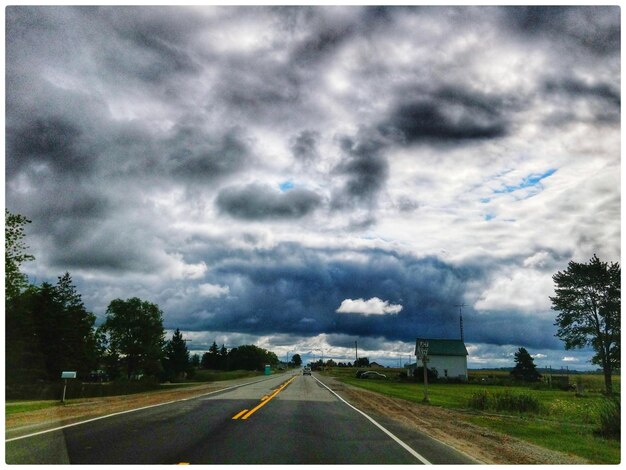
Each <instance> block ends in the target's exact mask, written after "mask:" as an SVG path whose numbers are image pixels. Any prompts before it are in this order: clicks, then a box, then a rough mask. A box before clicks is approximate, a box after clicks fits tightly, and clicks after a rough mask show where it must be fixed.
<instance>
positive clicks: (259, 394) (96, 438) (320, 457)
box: [5, 374, 472, 464]
mask: <svg viewBox="0 0 626 470" xmlns="http://www.w3.org/2000/svg"><path fill="white" fill-rule="evenodd" d="M5 446H6V447H5V450H6V454H5V457H6V463H8V464H13V463H26V464H47V463H72V464H180V463H189V464H393V463H396V464H420V463H446V464H457V463H472V462H471V460H470V459H468V458H467V457H465V456H464V455H462V454H460V453H458V452H455V451H454V450H452V449H451V448H449V447H448V446H445V445H443V444H441V443H439V442H437V441H435V440H432V439H429V438H427V437H426V436H424V435H421V434H417V433H414V432H412V433H408V432H407V430H406V429H399V428H398V429H396V430H394V431H390V430H389V427H385V426H381V425H380V424H378V422H373V420H372V419H371V418H368V417H367V416H365V415H364V414H363V413H362V412H359V411H358V410H356V409H354V408H353V407H351V406H350V405H348V404H347V403H345V402H344V401H343V400H342V399H341V398H339V397H338V396H336V395H335V394H334V393H332V392H331V391H330V390H329V389H328V388H327V387H325V386H324V385H323V384H322V383H321V382H320V381H319V379H318V378H317V377H315V375H314V376H302V375H293V374H283V375H279V376H271V377H269V378H266V379H262V380H260V381H256V382H255V383H250V384H246V385H242V386H239V387H237V388H233V389H230V390H226V391H222V392H218V393H212V394H208V395H204V396H201V397H196V398H193V399H188V400H184V401H178V402H175V403H171V404H167V405H161V406H156V407H151V408H147V409H143V410H138V411H133V412H130V413H124V414H118V415H114V416H111V417H108V418H105V419H98V420H93V421H89V422H84V423H82V424H78V425H74V426H69V427H65V428H63V429H58V430H56V431H51V432H45V433H41V434H37V435H33V436H30V437H24V438H19V439H15V440H7V442H6V444H5Z"/></svg>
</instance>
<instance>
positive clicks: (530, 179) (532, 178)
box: [494, 168, 556, 194]
mask: <svg viewBox="0 0 626 470" xmlns="http://www.w3.org/2000/svg"><path fill="white" fill-rule="evenodd" d="M554 173H556V169H554V168H550V169H549V170H548V171H546V172H544V173H531V174H530V175H528V176H527V177H526V178H524V179H523V180H522V182H521V183H520V184H518V185H517V186H509V185H506V186H505V187H504V189H497V190H494V193H496V194H503V193H512V192H514V191H519V190H520V189H526V188H531V187H533V186H537V185H538V184H540V183H541V181H542V180H544V179H546V178H548V177H549V176H552V175H553V174H554Z"/></svg>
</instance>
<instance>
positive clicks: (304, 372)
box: [302, 367, 311, 375]
mask: <svg viewBox="0 0 626 470" xmlns="http://www.w3.org/2000/svg"><path fill="white" fill-rule="evenodd" d="M302 375H311V368H310V367H305V368H304V369H302Z"/></svg>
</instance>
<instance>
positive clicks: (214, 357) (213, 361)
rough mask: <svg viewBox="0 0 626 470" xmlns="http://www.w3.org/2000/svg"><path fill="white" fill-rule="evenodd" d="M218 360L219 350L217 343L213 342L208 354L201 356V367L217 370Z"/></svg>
mask: <svg viewBox="0 0 626 470" xmlns="http://www.w3.org/2000/svg"><path fill="white" fill-rule="evenodd" d="M220 359H221V358H220V350H219V348H218V347H217V343H216V342H215V341H213V344H212V345H211V347H210V348H209V350H208V352H205V353H204V354H203V355H202V367H203V368H205V369H214V370H215V369H219V368H220V367H219V365H220Z"/></svg>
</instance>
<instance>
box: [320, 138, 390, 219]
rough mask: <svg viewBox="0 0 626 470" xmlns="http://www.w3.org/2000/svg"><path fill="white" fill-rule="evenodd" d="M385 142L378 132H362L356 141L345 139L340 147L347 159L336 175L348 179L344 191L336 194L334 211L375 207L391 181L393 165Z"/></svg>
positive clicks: (340, 143)
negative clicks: (379, 194) (387, 183)
mask: <svg viewBox="0 0 626 470" xmlns="http://www.w3.org/2000/svg"><path fill="white" fill-rule="evenodd" d="M388 145H389V144H388V142H386V141H385V139H384V138H382V137H381V136H380V135H378V133H377V132H376V131H371V132H369V131H367V130H364V129H362V130H361V131H360V132H359V133H358V135H357V136H356V137H355V138H352V137H349V136H342V137H341V138H340V139H339V146H340V148H341V150H342V151H343V153H344V155H345V157H344V159H343V160H342V161H341V162H340V163H339V165H338V166H337V167H336V168H335V169H334V174H336V175H342V176H345V177H346V178H347V181H346V183H345V184H344V186H343V187H342V188H341V190H340V191H339V192H337V193H335V194H334V196H333V201H332V206H333V207H334V208H339V209H341V208H350V207H355V206H366V207H368V206H369V207H371V206H372V205H374V204H375V203H376V196H377V195H378V193H379V192H380V191H381V190H382V189H383V187H384V185H385V183H386V181H387V179H388V177H389V163H388V162H387V160H386V158H385V156H384V155H383V151H384V150H385V149H386V148H387V146H388Z"/></svg>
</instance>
